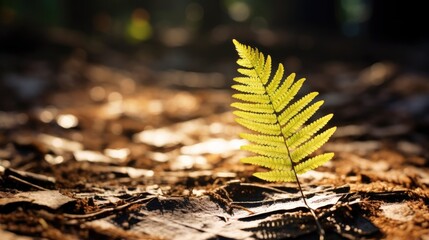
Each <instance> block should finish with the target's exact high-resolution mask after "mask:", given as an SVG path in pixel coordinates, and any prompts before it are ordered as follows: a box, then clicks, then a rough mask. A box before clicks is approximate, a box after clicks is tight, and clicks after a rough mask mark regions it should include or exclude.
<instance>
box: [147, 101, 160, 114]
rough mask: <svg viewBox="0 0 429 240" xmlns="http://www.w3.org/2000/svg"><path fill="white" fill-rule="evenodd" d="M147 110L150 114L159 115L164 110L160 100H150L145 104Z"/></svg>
mask: <svg viewBox="0 0 429 240" xmlns="http://www.w3.org/2000/svg"><path fill="white" fill-rule="evenodd" d="M147 110H148V112H149V113H150V114H153V115H159V114H161V113H162V111H163V110H164V106H163V104H162V101H161V100H156V99H155V100H150V101H149V103H148V104H147Z"/></svg>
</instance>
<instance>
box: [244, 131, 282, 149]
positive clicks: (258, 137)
mask: <svg viewBox="0 0 429 240" xmlns="http://www.w3.org/2000/svg"><path fill="white" fill-rule="evenodd" d="M240 137H241V138H243V139H246V140H247V141H249V142H253V143H257V144H259V145H268V146H273V147H281V146H284V145H285V143H284V141H283V138H282V137H280V136H268V135H262V134H251V133H241V134H240Z"/></svg>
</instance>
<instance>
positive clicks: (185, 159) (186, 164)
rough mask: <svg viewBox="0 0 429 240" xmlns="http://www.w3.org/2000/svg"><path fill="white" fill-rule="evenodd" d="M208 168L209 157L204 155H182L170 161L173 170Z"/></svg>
mask: <svg viewBox="0 0 429 240" xmlns="http://www.w3.org/2000/svg"><path fill="white" fill-rule="evenodd" d="M193 167H196V168H207V159H206V158H205V157H203V156H191V155H180V156H178V157H177V158H176V159H174V160H173V161H171V163H170V168H171V170H173V171H174V170H184V169H191V168H193Z"/></svg>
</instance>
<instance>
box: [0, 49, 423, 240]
mask: <svg viewBox="0 0 429 240" xmlns="http://www.w3.org/2000/svg"><path fill="white" fill-rule="evenodd" d="M231 51H233V49H232V47H231ZM106 54H112V53H106ZM109 56H113V55H109ZM113 57H115V56H113ZM116 57H117V56H116ZM99 59H109V58H99ZM121 59H123V58H120V59H116V66H114V65H115V64H112V63H106V61H99V62H95V63H94V62H92V61H90V60H88V58H87V57H86V53H85V51H84V50H82V49H76V50H74V51H72V52H71V54H70V55H68V57H67V58H66V59H65V60H64V61H61V62H60V63H52V62H51V61H41V60H40V59H34V58H32V59H29V60H27V61H26V62H25V64H24V69H26V70H25V71H24V70H17V72H16V73H14V74H12V73H9V74H8V75H7V74H6V75H7V77H4V79H6V80H4V81H3V83H2V84H3V87H2V90H1V91H3V92H4V93H6V92H9V94H10V95H4V94H2V96H3V97H2V108H3V109H5V110H4V111H2V112H0V130H1V134H0V172H1V182H0V196H1V198H0V236H1V239H23V240H24V239H284V238H295V239H318V232H317V227H316V224H315V221H314V219H313V218H312V217H311V215H310V214H309V212H308V209H307V208H306V207H305V205H304V204H303V202H302V199H301V198H300V194H299V192H298V188H297V185H296V184H295V183H283V184H280V183H267V182H263V181H261V180H258V179H257V178H255V177H253V176H252V173H254V172H255V171H257V170H258V171H261V170H263V169H258V168H257V167H255V166H250V165H245V164H242V163H240V162H239V159H240V158H242V157H243V156H246V154H247V153H246V152H244V151H241V150H239V147H240V145H242V144H243V143H244V142H243V140H240V139H239V137H238V133H240V132H243V131H245V130H244V129H242V128H241V127H239V126H238V124H236V123H235V122H234V117H233V115H232V114H231V108H230V107H229V104H230V103H231V102H232V99H231V93H232V91H231V90H229V88H228V85H229V84H230V80H228V79H230V78H229V77H230V76H229V75H228V74H226V75H221V74H219V73H210V72H208V73H207V72H201V73H197V72H193V71H184V70H181V71H172V70H163V69H158V70H157V69H156V68H155V67H153V65H150V64H149V65H147V66H146V65H144V64H143V66H141V65H137V63H135V62H134V63H130V62H127V63H129V64H127V63H123V64H122V65H121V66H118V64H117V63H118V62H121V61H120V60H121ZM233 61H234V59H230V60H228V62H227V63H226V64H228V65H230V66H235V65H234V63H233ZM222 64H225V63H222ZM124 65H127V66H126V67H125V66H124ZM219 66H220V63H219ZM52 69H56V70H55V71H54V70H52ZM46 71H47V72H46ZM43 74H45V75H43ZM6 75H5V76H6ZM41 76H42V77H41ZM44 76H48V77H47V78H45V77H44ZM306 77H307V79H309V80H308V82H309V87H308V88H309V89H312V90H317V91H319V92H321V96H320V98H321V99H325V100H326V103H325V105H324V107H323V109H322V110H321V111H322V113H329V112H333V113H334V114H335V117H334V119H333V122H332V123H331V124H332V125H337V126H338V130H337V132H336V134H335V135H334V137H333V138H332V139H331V140H330V141H329V142H328V143H327V144H326V145H324V146H323V147H322V149H321V150H320V151H321V152H324V151H333V152H335V154H336V155H335V158H334V159H333V160H332V161H330V162H329V163H327V164H325V165H324V166H322V167H319V168H317V169H316V170H314V171H309V172H307V173H305V174H303V175H300V181H301V184H302V185H303V188H304V193H305V194H306V199H307V201H308V202H309V204H310V205H311V206H312V207H313V208H314V209H315V212H316V214H317V215H318V217H319V220H320V223H321V225H322V226H323V228H324V229H325V232H326V238H327V239H429V209H428V207H429V205H428V204H429V161H428V159H429V151H428V147H427V146H429V145H428V144H429V138H428V133H429V132H428V129H429V128H428V127H429V115H428V111H427V109H428V107H429V104H428V102H429V100H428V93H429V76H428V75H425V74H423V73H419V72H415V71H412V70H409V69H406V68H403V66H401V65H395V64H393V63H390V62H383V61H380V62H376V63H373V64H367V65H365V66H362V65H359V64H354V63H353V64H347V63H338V62H328V63H325V64H324V65H321V66H320V67H310V68H309V70H307V72H306ZM7 79H12V80H7ZM46 79H47V80H46ZM10 82H14V83H13V84H11V83H10ZM219 82H220V84H218V83H219ZM28 84H34V86H37V87H32V88H27V87H26V86H28ZM216 84H218V85H216ZM28 91H29V92H28ZM11 95H12V96H11ZM10 99H13V101H8V100H10ZM23 106H24V107H23Z"/></svg>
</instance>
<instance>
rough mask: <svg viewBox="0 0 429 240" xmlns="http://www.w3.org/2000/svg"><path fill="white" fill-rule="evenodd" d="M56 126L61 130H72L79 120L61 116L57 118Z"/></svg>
mask: <svg viewBox="0 0 429 240" xmlns="http://www.w3.org/2000/svg"><path fill="white" fill-rule="evenodd" d="M57 124H58V125H60V126H61V127H62V128H73V127H76V126H77V125H78V124H79V120H78V119H77V117H76V116H74V115H72V114H61V115H59V116H58V117H57Z"/></svg>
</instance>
